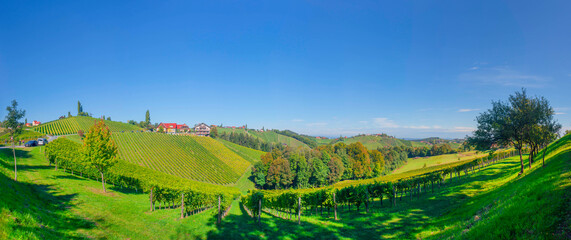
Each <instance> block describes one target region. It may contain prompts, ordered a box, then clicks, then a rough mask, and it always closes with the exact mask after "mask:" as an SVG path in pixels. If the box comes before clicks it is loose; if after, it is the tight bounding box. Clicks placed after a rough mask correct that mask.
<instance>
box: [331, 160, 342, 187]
mask: <svg viewBox="0 0 571 240" xmlns="http://www.w3.org/2000/svg"><path fill="white" fill-rule="evenodd" d="M327 166H328V167H329V175H328V176H327V181H328V182H329V184H333V183H336V182H337V181H339V180H340V179H341V177H342V176H343V172H345V167H344V166H343V162H342V161H341V159H339V158H337V157H333V158H331V160H330V161H329V163H327Z"/></svg>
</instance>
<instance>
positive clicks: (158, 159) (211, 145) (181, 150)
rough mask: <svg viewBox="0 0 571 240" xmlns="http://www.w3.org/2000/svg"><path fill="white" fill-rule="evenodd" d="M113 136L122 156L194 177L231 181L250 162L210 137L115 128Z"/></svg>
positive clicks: (152, 166) (216, 181)
mask: <svg viewBox="0 0 571 240" xmlns="http://www.w3.org/2000/svg"><path fill="white" fill-rule="evenodd" d="M112 136H113V139H114V140H115V141H116V142H117V145H118V146H119V157H120V158H121V159H124V160H126V161H128V162H131V163H135V164H138V165H141V166H145V167H148V168H151V169H154V170H157V171H160V172H164V173H168V174H172V175H175V176H179V177H183V178H187V179H192V180H196V181H201V182H208V183H215V184H232V183H235V182H236V181H237V180H238V179H239V178H240V176H242V174H244V172H245V171H246V169H247V168H248V167H249V166H250V162H248V161H247V160H245V159H244V158H242V157H241V156H240V155H238V154H236V153H235V152H234V151H232V150H230V149H228V148H227V147H225V146H224V145H223V144H222V143H220V142H218V141H216V140H214V139H212V138H209V137H198V136H181V135H170V134H161V133H148V132H134V133H131V132H125V133H121V132H115V133H113V135H112Z"/></svg>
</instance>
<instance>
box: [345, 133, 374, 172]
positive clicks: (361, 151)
mask: <svg viewBox="0 0 571 240" xmlns="http://www.w3.org/2000/svg"><path fill="white" fill-rule="evenodd" d="M347 154H349V156H350V157H351V158H352V159H353V161H352V165H353V174H354V175H355V177H356V178H364V177H367V176H370V174H371V159H370V157H369V152H368V151H367V148H366V147H365V146H363V144H362V143H360V142H356V143H351V144H349V146H348V147H347Z"/></svg>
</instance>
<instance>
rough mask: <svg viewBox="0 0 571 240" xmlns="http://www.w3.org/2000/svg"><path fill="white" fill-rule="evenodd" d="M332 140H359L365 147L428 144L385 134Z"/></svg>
mask: <svg viewBox="0 0 571 240" xmlns="http://www.w3.org/2000/svg"><path fill="white" fill-rule="evenodd" d="M332 142H344V143H346V144H351V143H356V142H361V143H362V144H363V145H364V146H365V147H366V148H367V149H369V150H372V149H377V148H379V147H397V146H407V147H425V146H428V144H427V143H422V142H416V141H409V140H404V139H399V138H395V137H391V136H387V135H358V136H354V137H350V138H342V139H340V140H339V139H337V140H332Z"/></svg>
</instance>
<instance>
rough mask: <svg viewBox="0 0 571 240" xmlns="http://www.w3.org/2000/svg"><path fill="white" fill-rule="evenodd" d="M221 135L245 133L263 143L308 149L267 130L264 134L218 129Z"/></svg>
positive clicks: (290, 138)
mask: <svg viewBox="0 0 571 240" xmlns="http://www.w3.org/2000/svg"><path fill="white" fill-rule="evenodd" d="M218 132H219V133H232V132H234V133H243V134H248V135H250V136H255V137H257V138H258V139H260V140H262V141H263V142H267V143H276V144H287V145H288V146H290V147H293V148H297V147H304V148H308V146H307V144H305V143H303V142H301V141H299V140H297V139H295V138H292V137H288V136H285V135H282V134H279V133H277V132H274V131H271V130H267V131H264V132H260V131H256V130H248V131H247V132H246V130H245V129H232V128H218Z"/></svg>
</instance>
